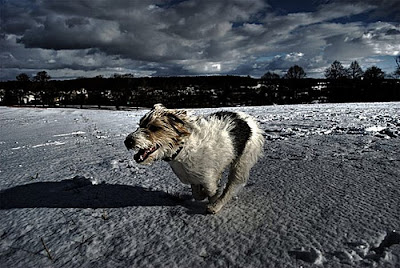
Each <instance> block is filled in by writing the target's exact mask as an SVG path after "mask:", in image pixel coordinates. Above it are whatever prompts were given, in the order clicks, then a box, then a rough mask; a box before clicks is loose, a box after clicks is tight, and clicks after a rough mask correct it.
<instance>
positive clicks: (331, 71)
mask: <svg viewBox="0 0 400 268" xmlns="http://www.w3.org/2000/svg"><path fill="white" fill-rule="evenodd" d="M325 77H326V78H328V79H344V78H348V77H349V74H348V71H347V70H346V69H345V68H344V67H343V65H342V63H340V61H337V60H335V61H334V62H333V63H332V64H331V66H330V67H328V68H326V69H325Z"/></svg>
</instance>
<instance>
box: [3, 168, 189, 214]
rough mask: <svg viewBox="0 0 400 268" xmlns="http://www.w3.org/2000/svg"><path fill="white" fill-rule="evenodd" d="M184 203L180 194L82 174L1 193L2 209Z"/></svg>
mask: <svg viewBox="0 0 400 268" xmlns="http://www.w3.org/2000/svg"><path fill="white" fill-rule="evenodd" d="M183 202H184V199H182V198H181V197H179V196H175V195H171V194H168V193H165V192H162V191H154V190H150V189H146V188H143V187H140V186H130V185H120V184H104V183H103V184H99V185H93V184H92V182H91V181H90V180H89V179H86V178H84V177H80V176H76V177H74V178H73V179H71V180H63V181H59V182H36V183H30V184H26V185H20V186H16V187H13V188H10V189H6V190H3V191H1V192H0V209H12V208H38V207H45V208H120V207H130V206H176V205H179V204H182V203H183Z"/></svg>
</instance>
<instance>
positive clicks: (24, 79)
mask: <svg viewBox="0 0 400 268" xmlns="http://www.w3.org/2000/svg"><path fill="white" fill-rule="evenodd" d="M15 78H16V79H17V81H18V82H29V81H30V78H29V75H27V74H26V73H20V74H19V75H17V76H16V77H15Z"/></svg>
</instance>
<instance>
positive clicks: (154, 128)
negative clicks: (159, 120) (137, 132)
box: [148, 125, 160, 132]
mask: <svg viewBox="0 0 400 268" xmlns="http://www.w3.org/2000/svg"><path fill="white" fill-rule="evenodd" d="M148 129H149V130H150V131H151V132H155V131H157V130H159V129H160V128H159V127H157V126H155V125H150V126H149V127H148Z"/></svg>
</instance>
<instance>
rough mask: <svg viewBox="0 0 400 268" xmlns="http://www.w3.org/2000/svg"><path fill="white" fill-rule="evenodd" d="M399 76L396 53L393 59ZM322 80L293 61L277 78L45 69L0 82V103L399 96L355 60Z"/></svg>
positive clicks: (200, 103) (227, 102)
mask: <svg viewBox="0 0 400 268" xmlns="http://www.w3.org/2000/svg"><path fill="white" fill-rule="evenodd" d="M396 64H397V69H396V72H397V75H398V76H400V57H398V58H396ZM325 77H326V79H311V78H307V76H306V73H305V72H304V70H303V68H302V67H300V66H298V65H295V66H292V67H290V68H289V69H288V71H287V73H286V74H285V75H284V76H283V77H280V76H279V75H277V74H274V73H271V72H267V73H266V74H264V75H263V76H262V77H261V79H255V78H251V77H249V76H247V77H242V76H229V75H228V76H194V77H153V78H149V77H139V78H135V77H134V76H133V75H131V74H123V75H121V74H115V75H113V76H112V77H109V78H105V77H103V76H97V77H93V78H77V79H73V80H62V81H58V80H51V77H50V75H49V74H48V73H47V72H46V71H41V72H38V73H37V74H36V75H35V76H34V77H33V78H32V79H31V78H30V77H29V76H28V75H27V74H25V73H21V74H19V75H17V76H16V80H15V81H7V82H0V104H1V105H35V106H37V105H41V106H46V107H54V106H61V107H68V106H70V105H74V106H77V105H78V106H80V107H84V106H85V105H90V106H97V107H99V108H101V107H102V106H114V107H117V108H120V107H123V106H129V107H150V106H152V105H153V104H154V103H157V102H162V103H164V104H165V105H167V106H169V107H177V108H179V107H220V106H236V105H269V104H294V103H312V102H354V101H399V100H400V81H399V80H398V79H385V74H384V72H383V71H382V70H381V69H379V68H378V67H376V66H372V67H370V68H368V69H367V70H366V71H365V72H364V71H363V70H362V69H361V67H360V66H359V64H358V63H357V62H353V63H352V64H351V65H350V66H349V68H344V67H343V65H342V64H341V63H340V62H339V61H335V62H333V63H332V64H331V66H330V67H328V68H327V69H326V70H325Z"/></svg>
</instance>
